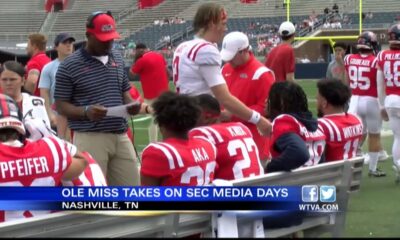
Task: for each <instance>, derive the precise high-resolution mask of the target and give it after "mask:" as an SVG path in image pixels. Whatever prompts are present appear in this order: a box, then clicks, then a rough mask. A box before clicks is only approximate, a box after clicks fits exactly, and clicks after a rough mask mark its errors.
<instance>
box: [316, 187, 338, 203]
mask: <svg viewBox="0 0 400 240" xmlns="http://www.w3.org/2000/svg"><path fill="white" fill-rule="evenodd" d="M319 190H320V191H319V192H320V196H319V199H320V200H321V202H335V201H336V187H335V186H321V187H320V189H319Z"/></svg>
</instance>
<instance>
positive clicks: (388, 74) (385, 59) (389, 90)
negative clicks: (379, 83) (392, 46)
mask: <svg viewBox="0 0 400 240" xmlns="http://www.w3.org/2000/svg"><path fill="white" fill-rule="evenodd" d="M377 59H378V66H379V68H380V69H381V70H382V72H383V73H384V74H385V83H386V95H391V94H394V95H400V50H384V51H381V52H379V53H378V56H377Z"/></svg>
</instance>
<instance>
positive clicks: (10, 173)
mask: <svg viewBox="0 0 400 240" xmlns="http://www.w3.org/2000/svg"><path fill="white" fill-rule="evenodd" d="M47 162H48V161H47V159H46V157H44V156H42V157H34V158H21V159H17V160H13V161H5V162H0V174H1V178H2V179H7V178H14V177H23V176H31V175H38V174H43V173H48V172H50V171H49V166H48V165H47Z"/></svg>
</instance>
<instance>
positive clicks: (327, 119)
mask: <svg viewBox="0 0 400 240" xmlns="http://www.w3.org/2000/svg"><path fill="white" fill-rule="evenodd" d="M318 123H319V124H318V127H319V129H320V130H321V131H322V132H323V133H324V134H325V136H326V151H325V159H326V161H327V162H331V161H339V160H343V159H350V158H353V157H355V156H356V152H357V148H358V145H359V142H360V141H361V138H362V135H363V124H362V122H361V120H360V119H359V118H358V117H357V116H356V115H353V114H350V113H347V114H345V113H342V114H331V115H326V116H324V117H323V118H320V119H318Z"/></svg>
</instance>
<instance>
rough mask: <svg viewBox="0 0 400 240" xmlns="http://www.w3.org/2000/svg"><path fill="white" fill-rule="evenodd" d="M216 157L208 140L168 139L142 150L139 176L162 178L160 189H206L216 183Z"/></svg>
mask: <svg viewBox="0 0 400 240" xmlns="http://www.w3.org/2000/svg"><path fill="white" fill-rule="evenodd" d="M215 158H216V149H215V146H214V145H213V144H212V143H211V142H209V141H208V140H206V139H199V138H196V139H189V140H182V139H176V138H168V139H166V140H164V141H163V142H157V143H150V144H149V145H148V146H147V147H146V148H145V149H144V150H143V154H142V166H141V168H140V173H141V174H142V175H145V176H150V177H154V178H159V179H162V182H161V186H204V185H207V184H210V183H211V182H212V181H213V180H214V172H215V168H216V167H217V162H216V161H215Z"/></svg>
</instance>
